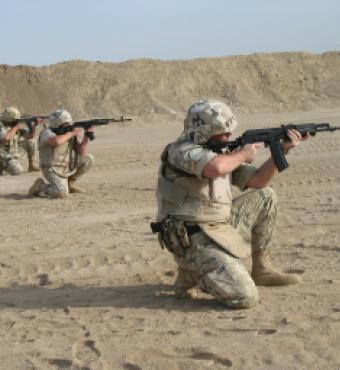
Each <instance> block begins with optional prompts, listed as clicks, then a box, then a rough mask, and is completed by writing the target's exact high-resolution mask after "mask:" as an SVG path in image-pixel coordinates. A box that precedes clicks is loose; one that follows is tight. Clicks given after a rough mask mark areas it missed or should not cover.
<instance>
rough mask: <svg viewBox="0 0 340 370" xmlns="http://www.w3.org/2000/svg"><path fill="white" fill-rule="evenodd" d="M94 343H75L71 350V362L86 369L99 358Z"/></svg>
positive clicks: (89, 341)
mask: <svg viewBox="0 0 340 370" xmlns="http://www.w3.org/2000/svg"><path fill="white" fill-rule="evenodd" d="M95 344H96V342H95V341H93V340H86V341H81V342H78V343H75V344H74V345H73V348H72V356H73V362H74V363H75V364H76V365H78V366H81V367H87V366H89V365H90V364H92V363H93V362H95V361H97V360H98V359H99V358H100V351H99V350H98V349H97V348H96V347H95Z"/></svg>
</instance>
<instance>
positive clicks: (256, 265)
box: [251, 252, 301, 286]
mask: <svg viewBox="0 0 340 370" xmlns="http://www.w3.org/2000/svg"><path fill="white" fill-rule="evenodd" d="M252 260H253V268H252V271H251V277H252V278H253V280H254V282H255V284H256V285H263V286H265V285H271V286H277V285H290V284H296V283H298V282H300V281H301V278H300V276H299V275H297V274H289V273H284V272H280V271H278V270H276V269H275V268H274V267H273V266H272V265H271V261H270V256H269V253H268V252H253V254H252Z"/></svg>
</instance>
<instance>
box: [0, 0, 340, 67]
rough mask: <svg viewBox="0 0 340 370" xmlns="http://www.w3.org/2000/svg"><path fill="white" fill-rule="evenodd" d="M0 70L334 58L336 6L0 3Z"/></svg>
mask: <svg viewBox="0 0 340 370" xmlns="http://www.w3.org/2000/svg"><path fill="white" fill-rule="evenodd" d="M0 45H1V46H0V64H11V65H16V64H30V65H48V64H53V63H57V62H61V61H65V60H74V59H82V60H94V61H95V60H100V61H107V62H120V61H125V60H129V59H136V58H154V59H163V60H175V59H193V58H201V57H215V56H226V55H237V54H251V53H254V52H276V51H308V52H314V53H319V52H324V51H329V50H339V51H340V0H323V1H321V0H320V1H317V0H235V1H229V0H208V1H202V0H171V1H162V0H96V1H95V0H68V1H66V0H56V1H52V0H10V1H7V0H0Z"/></svg>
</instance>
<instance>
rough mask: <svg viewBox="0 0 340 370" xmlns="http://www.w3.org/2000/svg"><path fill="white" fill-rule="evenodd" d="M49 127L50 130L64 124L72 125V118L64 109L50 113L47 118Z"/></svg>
mask: <svg viewBox="0 0 340 370" xmlns="http://www.w3.org/2000/svg"><path fill="white" fill-rule="evenodd" d="M48 120H49V126H50V127H52V128H56V127H59V126H61V125H64V124H66V123H68V124H70V125H71V124H72V122H73V121H72V116H71V114H70V112H68V111H67V110H65V109H57V110H56V111H54V112H52V113H51V114H50V115H49V117H48Z"/></svg>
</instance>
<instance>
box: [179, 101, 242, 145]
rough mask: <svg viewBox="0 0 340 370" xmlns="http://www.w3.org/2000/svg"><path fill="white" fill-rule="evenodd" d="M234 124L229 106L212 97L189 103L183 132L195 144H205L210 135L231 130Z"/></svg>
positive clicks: (234, 126) (235, 122) (235, 124)
mask: <svg viewBox="0 0 340 370" xmlns="http://www.w3.org/2000/svg"><path fill="white" fill-rule="evenodd" d="M236 126H237V121H236V118H235V116H234V115H233V112H232V111H231V109H230V108H229V106H228V105H226V104H225V103H223V102H221V101H218V100H213V99H207V100H200V101H198V102H196V103H194V104H193V105H191V107H190V108H189V109H188V113H187V116H186V118H185V120H184V132H185V133H186V136H188V137H190V140H192V141H193V142H194V143H195V144H205V143H206V142H207V141H208V140H209V139H210V138H211V137H212V136H214V135H220V134H223V133H226V132H231V131H233V130H234V129H235V128H236Z"/></svg>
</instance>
